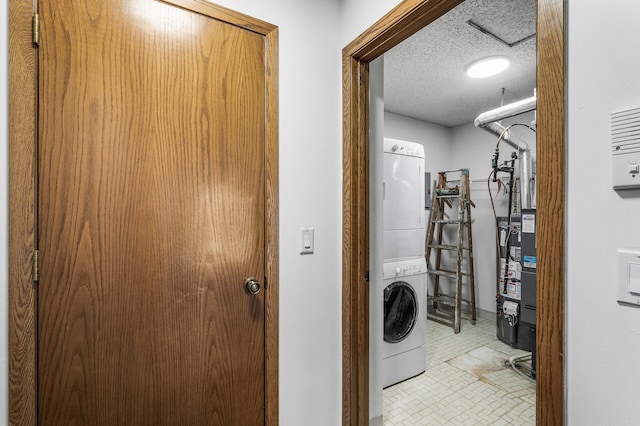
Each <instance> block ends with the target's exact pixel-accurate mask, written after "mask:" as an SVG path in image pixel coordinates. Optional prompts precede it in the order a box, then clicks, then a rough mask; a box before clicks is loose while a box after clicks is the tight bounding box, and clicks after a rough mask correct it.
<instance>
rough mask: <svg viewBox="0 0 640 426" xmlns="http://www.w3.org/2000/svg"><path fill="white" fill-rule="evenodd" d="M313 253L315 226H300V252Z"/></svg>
mask: <svg viewBox="0 0 640 426" xmlns="http://www.w3.org/2000/svg"><path fill="white" fill-rule="evenodd" d="M312 253H313V228H300V254H312Z"/></svg>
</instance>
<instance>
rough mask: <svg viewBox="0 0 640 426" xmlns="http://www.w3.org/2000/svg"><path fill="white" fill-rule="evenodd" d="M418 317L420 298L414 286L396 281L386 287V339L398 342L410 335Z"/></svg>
mask: <svg viewBox="0 0 640 426" xmlns="http://www.w3.org/2000/svg"><path fill="white" fill-rule="evenodd" d="M417 317H418V299H417V297H416V293H415V291H414V290H413V288H412V287H411V286H410V285H409V284H407V283H406V282H404V281H396V282H394V283H392V284H389V285H388V286H387V287H386V288H385V289H384V341H385V342H388V343H398V342H401V341H403V340H404V339H406V338H407V336H409V334H410V333H411V330H413V327H414V326H415V325H416V319H417Z"/></svg>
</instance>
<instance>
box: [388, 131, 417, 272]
mask: <svg viewBox="0 0 640 426" xmlns="http://www.w3.org/2000/svg"><path fill="white" fill-rule="evenodd" d="M383 158H384V160H383V169H384V177H383V187H382V199H383V202H382V204H383V212H382V221H383V241H384V243H383V244H384V252H383V257H384V259H385V260H389V259H400V258H405V257H411V256H420V255H424V252H425V249H424V243H425V237H426V227H425V222H426V219H425V218H426V215H425V211H424V205H425V204H424V201H425V200H424V198H425V175H424V168H425V165H424V162H425V159H424V148H423V146H422V145H420V144H417V143H414V142H406V141H401V140H396V139H387V138H385V140H384V156H383Z"/></svg>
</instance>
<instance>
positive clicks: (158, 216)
mask: <svg viewBox="0 0 640 426" xmlns="http://www.w3.org/2000/svg"><path fill="white" fill-rule="evenodd" d="M40 16H41V28H42V33H41V46H40V48H39V55H40V56H39V58H40V76H39V79H40V97H39V98H40V147H39V157H40V161H39V180H40V191H39V205H40V215H39V240H40V241H39V246H40V253H41V258H42V259H43V262H42V270H41V280H40V284H39V294H38V305H39V306H38V335H39V343H38V346H39V347H38V382H39V389H38V402H39V405H38V410H39V418H40V422H41V423H42V424H104V425H115V424H260V423H263V422H264V420H263V415H264V296H263V295H264V292H261V293H259V294H257V295H255V296H251V295H248V294H247V293H246V292H245V291H244V287H243V284H244V282H245V280H246V279H247V278H249V277H251V276H254V277H257V278H258V279H259V281H262V280H263V277H264V275H265V274H264V268H265V265H264V217H265V215H264V209H265V205H264V203H265V200H264V135H265V120H264V116H265V69H264V55H265V51H264V38H263V36H261V35H258V34H255V33H252V32H249V31H246V30H243V29H240V28H237V27H235V26H232V25H229V24H225V23H223V22H220V21H217V20H214V19H211V18H208V17H206V16H204V15H201V14H197V13H193V12H191V11H188V10H186V9H182V8H178V7H175V6H171V5H167V4H164V3H161V2H156V1H153V0H135V1H129V0H117V1H98V0H87V1H83V2H76V1H71V0H64V1H55V2H53V1H46V2H44V1H43V2H41V4H40Z"/></svg>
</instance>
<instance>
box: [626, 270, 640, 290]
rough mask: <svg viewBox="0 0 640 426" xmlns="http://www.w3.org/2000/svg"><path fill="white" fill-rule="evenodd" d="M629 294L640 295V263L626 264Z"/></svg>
mask: <svg viewBox="0 0 640 426" xmlns="http://www.w3.org/2000/svg"><path fill="white" fill-rule="evenodd" d="M627 266H628V273H629V274H628V275H629V278H628V279H629V293H634V294H638V295H640V263H628V264H627Z"/></svg>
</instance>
